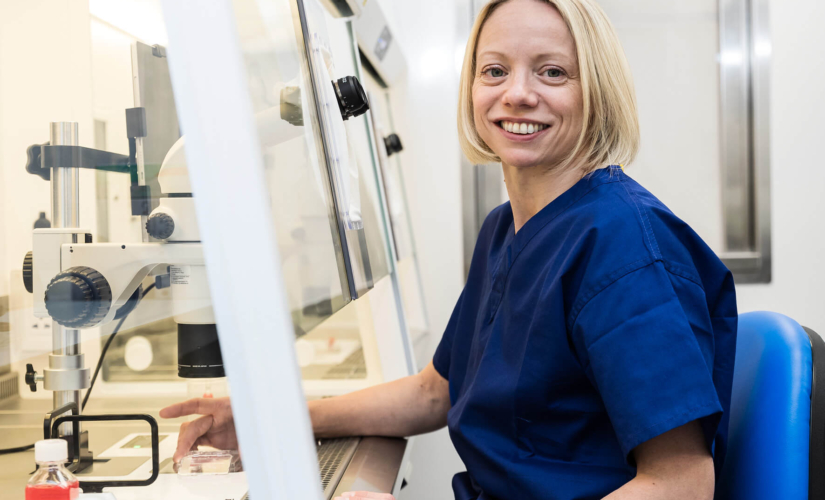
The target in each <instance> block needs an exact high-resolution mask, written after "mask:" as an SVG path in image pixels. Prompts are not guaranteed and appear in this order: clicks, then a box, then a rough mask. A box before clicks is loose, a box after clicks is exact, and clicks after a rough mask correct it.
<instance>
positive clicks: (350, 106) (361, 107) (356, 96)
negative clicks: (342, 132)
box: [332, 76, 370, 120]
mask: <svg viewBox="0 0 825 500" xmlns="http://www.w3.org/2000/svg"><path fill="white" fill-rule="evenodd" d="M332 86H333V87H335V95H336V96H337V97H338V107H339V108H340V109H341V117H342V118H343V119H344V120H349V119H350V118H353V117H355V116H361V115H363V114H364V113H366V112H367V110H369V109H370V104H369V101H367V93H366V92H364V87H362V86H361V82H359V81H358V78H355V77H354V76H345V77H344V78H340V79H338V81H335V82H332Z"/></svg>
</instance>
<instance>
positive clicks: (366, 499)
mask: <svg viewBox="0 0 825 500" xmlns="http://www.w3.org/2000/svg"><path fill="white" fill-rule="evenodd" d="M333 500H395V497H394V496H392V495H390V494H389V493H373V492H371V491H348V492H346V493H344V494H342V495H341V496H340V497H335V498H334V499H333Z"/></svg>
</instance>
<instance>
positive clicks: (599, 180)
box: [487, 165, 622, 322]
mask: <svg viewBox="0 0 825 500" xmlns="http://www.w3.org/2000/svg"><path fill="white" fill-rule="evenodd" d="M621 177H622V169H621V167H620V166H618V165H611V166H609V167H605V168H602V169H599V170H596V171H594V172H591V173H589V174H587V175H585V176H584V177H583V178H582V179H581V180H579V181H578V182H577V183H576V184H574V185H573V186H572V187H571V188H570V189H568V190H567V191H565V192H564V193H562V194H561V195H559V196H558V197H557V198H556V199H554V200H553V201H551V202H550V203H548V204H547V205H546V206H545V207H544V208H542V209H541V210H539V212H538V213H537V214H536V215H534V216H532V217H530V219H529V220H528V221H527V222H525V223H524V225H523V226H522V227H521V229H520V230H519V232H518V233H516V232H515V222H514V220H513V207H512V206H510V202H507V211H508V214H507V217H508V218H509V219H510V227H509V229H508V230H507V236H506V237H505V239H504V242H503V244H502V245H503V246H504V247H505V249H504V251H503V252H501V254H500V255H499V257H498V262H497V263H496V265H495V266H494V267H493V272H492V274H491V283H492V286H491V288H490V301H489V304H490V307H489V314H488V317H487V321H488V322H490V321H492V320H493V317H495V313H496V310H497V309H498V305H499V304H500V303H501V297H502V295H503V293H504V284H505V283H506V281H507V276H508V275H509V274H510V269H512V267H513V264H514V263H515V261H516V259H517V258H518V256H519V254H521V252H522V251H523V250H524V249H525V248H526V247H527V245H528V244H529V243H530V241H532V240H533V238H535V236H536V235H537V234H538V233H539V232H540V231H541V230H542V229H544V228H545V227H546V226H547V225H548V224H550V223H551V222H553V220H554V219H556V217H558V216H559V215H561V214H563V213H564V212H565V211H567V209H569V208H570V207H571V206H573V205H574V204H575V203H576V202H577V201H579V200H580V199H581V198H583V197H584V196H585V195H586V194H587V193H589V192H590V191H592V190H594V189H596V188H597V187H599V186H601V185H602V184H607V183H609V182H618V181H620V180H621Z"/></svg>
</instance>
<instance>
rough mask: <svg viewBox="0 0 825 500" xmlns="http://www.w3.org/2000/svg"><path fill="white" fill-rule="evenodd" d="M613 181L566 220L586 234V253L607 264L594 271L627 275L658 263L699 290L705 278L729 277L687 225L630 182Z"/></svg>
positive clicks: (623, 179)
mask: <svg viewBox="0 0 825 500" xmlns="http://www.w3.org/2000/svg"><path fill="white" fill-rule="evenodd" d="M616 175H618V179H614V182H606V183H603V184H601V185H599V186H598V187H597V188H596V189H594V190H593V191H591V192H590V193H588V195H587V196H585V197H583V198H582V199H581V200H580V203H578V204H577V205H576V206H575V207H571V210H570V214H569V215H570V217H571V218H572V219H571V221H570V223H574V222H573V221H579V223H581V227H582V228H583V230H584V231H585V232H586V236H587V237H586V238H584V240H586V241H588V244H589V245H590V246H591V248H590V249H588V250H587V252H588V253H590V254H592V255H594V256H595V257H597V258H599V259H604V260H605V261H606V263H610V264H607V265H606V266H601V265H600V266H597V267H599V268H601V269H602V270H606V269H608V268H611V267H615V268H616V269H619V270H620V269H625V270H627V269H631V268H632V267H633V265H636V266H637V267H643V266H646V265H649V264H650V263H652V262H656V261H659V262H662V263H663V265H664V267H665V268H666V269H667V270H668V271H669V272H671V273H674V274H677V275H679V276H680V277H682V278H685V279H688V280H690V281H694V282H695V283H697V284H698V285H699V286H704V283H705V282H706V281H707V280H708V277H709V276H717V275H719V274H725V273H727V268H726V267H725V266H724V264H723V263H722V261H721V260H720V259H719V258H718V256H717V255H716V254H715V252H714V251H713V250H712V249H711V248H710V247H709V246H708V245H707V244H706V243H705V241H704V240H703V239H702V238H701V236H699V234H697V233H696V231H694V230H693V229H692V228H691V227H690V225H689V224H687V223H686V222H685V221H684V220H682V219H681V218H679V217H678V216H677V215H676V214H674V213H673V211H671V210H670V209H669V208H668V207H667V206H666V205H665V204H664V203H663V202H662V201H661V200H659V199H658V198H657V197H656V196H655V195H654V194H653V193H651V192H650V191H648V190H647V189H646V188H644V187H643V186H642V185H641V184H639V183H638V182H636V181H635V180H633V179H632V178H631V177H630V176H628V175H627V174H624V173H622V172H619V173H617V174H616ZM616 181H618V182H616ZM611 264H612V265H611ZM616 272H620V271H616Z"/></svg>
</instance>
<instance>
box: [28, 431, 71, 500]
mask: <svg viewBox="0 0 825 500" xmlns="http://www.w3.org/2000/svg"><path fill="white" fill-rule="evenodd" d="M68 459H69V446H68V443H67V442H66V441H64V440H62V439H46V440H43V441H38V442H36V443H35V444H34V461H35V462H37V466H38V467H37V471H36V472H35V473H34V474H33V475H32V477H31V479H29V482H28V483H26V500H75V499H76V498H77V497H78V496H79V495H80V484H79V483H78V481H77V478H76V477H74V474H72V473H71V472H69V469H67V468H66V461H67V460H68Z"/></svg>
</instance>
